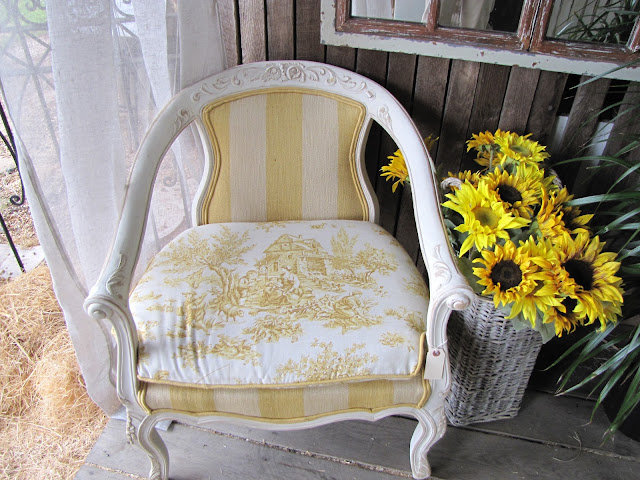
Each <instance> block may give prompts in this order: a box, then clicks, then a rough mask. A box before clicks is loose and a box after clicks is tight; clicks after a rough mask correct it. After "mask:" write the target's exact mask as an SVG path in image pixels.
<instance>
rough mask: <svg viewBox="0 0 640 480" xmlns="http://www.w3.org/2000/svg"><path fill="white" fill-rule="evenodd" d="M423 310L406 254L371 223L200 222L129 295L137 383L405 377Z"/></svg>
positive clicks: (414, 360)
mask: <svg viewBox="0 0 640 480" xmlns="http://www.w3.org/2000/svg"><path fill="white" fill-rule="evenodd" d="M427 304H428V293H427V287H426V285H425V283H424V281H423V279H422V277H421V275H420V274H419V272H418V271H417V269H416V267H415V265H414V264H413V262H412V261H411V259H410V257H409V256H408V255H407V253H406V252H405V251H404V249H403V248H402V247H401V246H400V244H399V243H398V242H397V241H396V240H395V239H394V238H393V237H392V236H391V235H389V234H388V233H387V232H386V231H385V230H384V229H382V228H381V227H379V226H377V225H375V224H373V223H370V222H361V221H349V220H334V221H313V222H269V223H226V224H209V225H202V226H199V227H196V228H192V229H189V230H187V231H186V232H184V233H182V234H181V235H180V236H178V237H177V238H176V239H175V240H173V241H172V242H171V243H169V245H167V246H166V247H165V248H164V249H163V250H162V251H161V252H160V253H158V255H157V256H156V257H155V258H154V260H153V262H152V263H151V265H150V266H149V268H148V269H147V271H146V272H145V273H144V275H143V276H142V278H141V279H140V281H139V283H138V285H137V286H136V288H135V289H134V291H133V292H132V294H131V297H130V308H131V312H132V314H133V317H134V321H135V323H136V325H137V329H138V335H139V348H138V376H139V378H140V379H141V380H145V381H152V382H157V383H167V384H172V383H186V384H190V385H195V386H203V387H206V386H212V385H282V384H296V383H307V382H311V383H319V382H326V381H333V380H336V381H339V380H344V379H358V378H363V379H364V378H398V377H405V376H410V375H413V374H416V373H417V372H418V370H419V367H420V365H421V362H422V358H423V355H424V352H423V343H424V322H425V319H426V312H427ZM166 352H170V353H169V354H167V353H166Z"/></svg>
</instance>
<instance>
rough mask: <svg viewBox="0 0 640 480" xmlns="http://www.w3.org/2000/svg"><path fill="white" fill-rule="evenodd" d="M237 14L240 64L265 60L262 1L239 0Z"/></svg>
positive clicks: (265, 40)
mask: <svg viewBox="0 0 640 480" xmlns="http://www.w3.org/2000/svg"><path fill="white" fill-rule="evenodd" d="M239 12H240V46H241V48H242V63H250V62H260V61H263V60H266V59H267V32H266V27H265V11H264V0H241V1H240V3H239Z"/></svg>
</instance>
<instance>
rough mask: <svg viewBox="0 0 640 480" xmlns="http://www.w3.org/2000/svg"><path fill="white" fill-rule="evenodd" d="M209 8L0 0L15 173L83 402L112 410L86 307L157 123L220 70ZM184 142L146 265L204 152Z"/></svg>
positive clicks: (111, 0) (162, 193) (113, 0)
mask: <svg viewBox="0 0 640 480" xmlns="http://www.w3.org/2000/svg"><path fill="white" fill-rule="evenodd" d="M223 52H224V48H223V43H222V35H221V33H220V23H219V17H218V6H217V1H216V0H198V1H193V2H192V1H176V0H166V1H162V0H47V1H46V6H45V4H44V2H43V1H41V0H26V1H25V0H21V1H19V0H0V85H1V86H2V94H3V98H4V103H5V106H6V107H7V110H8V112H9V114H10V116H11V119H12V120H13V123H14V126H15V132H14V133H15V134H16V139H17V141H18V150H19V162H20V170H21V173H22V176H23V179H24V182H25V188H26V194H27V199H28V200H29V203H30V205H31V211H32V215H33V218H34V223H35V226H36V230H37V232H38V237H39V238H40V242H41V244H42V246H43V248H44V251H45V256H46V260H47V263H48V264H49V267H50V269H51V273H52V276H53V281H54V288H55V291H56V295H57V297H58V300H59V302H60V304H61V306H62V308H63V310H64V314H65V319H66V321H67V326H68V328H69V332H70V334H71V338H72V340H73V343H74V346H75V349H76V354H77V357H78V361H79V363H80V367H81V369H82V372H83V375H84V378H85V381H86V383H87V387H88V390H89V394H90V395H91V396H92V398H93V399H94V400H95V401H96V403H98V404H99V405H100V406H101V407H102V408H103V409H104V410H105V411H106V412H107V413H110V414H111V413H115V412H116V411H117V410H118V409H119V406H120V404H119V402H118V401H117V398H116V395H115V388H114V386H113V380H114V379H113V372H111V371H110V367H109V365H110V360H109V359H110V356H111V355H112V354H113V350H112V339H111V335H110V332H108V331H104V330H103V329H102V327H101V326H100V325H98V324H97V323H95V322H94V321H93V320H91V319H90V318H89V317H88V316H87V315H85V313H84V311H83V309H82V302H83V301H84V298H85V296H86V294H87V291H88V289H89V288H90V286H91V285H92V284H93V282H94V281H95V280H96V279H97V275H98V273H99V271H100V269H101V267H102V262H103V260H104V259H105V257H106V255H107V253H108V248H109V245H110V243H111V240H112V238H113V235H114V232H115V227H116V223H117V220H118V217H119V212H120V208H121V205H122V201H123V198H124V194H125V185H126V179H127V176H128V172H129V169H130V166H131V163H132V161H133V158H134V156H135V152H136V150H137V148H138V145H139V144H140V141H141V139H142V137H143V135H144V132H145V130H146V128H147V126H148V125H149V123H150V121H151V120H152V118H153V116H154V114H155V113H156V112H157V111H158V110H159V108H161V107H162V105H163V104H164V103H166V102H167V101H168V100H169V99H170V98H171V96H172V94H173V93H174V92H176V91H177V90H179V89H181V88H183V87H185V86H187V85H190V84H192V83H193V82H195V81H197V80H198V79H201V78H204V77H205V76H207V75H210V74H212V73H216V72H218V71H220V70H222V69H223V68H225V66H226V65H225V60H224V53H223ZM190 135H191V134H190V132H188V131H187V132H185V134H183V135H182V136H181V138H180V141H179V142H178V144H177V145H175V146H174V148H173V149H172V150H171V151H170V152H169V153H168V154H167V157H166V158H165V161H164V162H163V166H162V167H161V170H160V173H159V175H158V181H157V184H156V188H155V190H154V199H153V203H152V218H151V220H150V222H149V224H148V227H147V232H146V235H145V244H144V248H143V251H142V254H141V261H142V262H144V261H145V260H146V259H148V258H149V257H150V256H151V255H153V254H154V253H155V252H156V251H157V250H158V249H159V248H161V247H162V246H163V245H164V244H165V243H166V242H167V241H169V240H170V239H171V238H172V237H173V236H175V235H176V234H177V233H178V232H179V231H180V230H182V229H183V228H185V227H186V226H188V225H189V221H190V216H189V212H188V210H189V207H190V203H191V195H192V194H193V191H194V186H195V184H196V183H197V179H196V177H197V175H198V174H199V172H200V170H201V166H202V153H201V152H200V151H199V150H198V149H197V147H196V144H195V143H194V142H193V138H192V137H191V136H190Z"/></svg>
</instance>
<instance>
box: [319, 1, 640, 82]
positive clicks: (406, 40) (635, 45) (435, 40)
mask: <svg viewBox="0 0 640 480" xmlns="http://www.w3.org/2000/svg"><path fill="white" fill-rule="evenodd" d="M354 1H356V0H321V39H322V43H324V44H326V45H335V46H347V47H353V48H365V49H371V50H383V51H387V52H402V53H411V54H418V55H427V56H432V57H443V58H451V59H460V60H468V61H475V62H484V63H495V64H500V65H515V66H520V67H525V68H536V69H541V70H550V71H555V72H566V73H574V74H580V75H601V74H604V73H607V72H610V73H608V74H607V75H606V76H607V77H609V78H617V79H621V80H631V81H640V52H639V50H640V21H639V20H636V24H635V27H634V29H633V31H632V32H631V35H630V39H629V42H628V43H627V45H613V44H603V43H587V42H572V41H565V40H556V39H549V38H546V35H545V32H546V31H547V28H548V26H549V21H550V18H551V14H552V10H553V5H554V0H524V2H523V6H522V14H521V16H520V22H519V25H518V28H517V31H516V32H513V33H509V32H498V31H492V30H474V29H467V28H448V27H442V26H439V25H438V14H439V0H424V1H425V8H424V14H423V17H422V19H421V21H420V22H406V21H401V20H397V19H388V20H387V19H379V18H363V17H355V16H352V15H351V14H350V12H351V11H352V10H351V8H352V4H353V2H354ZM359 1H361V2H362V1H363V0H359ZM364 1H366V0H364ZM555 1H560V0H555ZM634 61H635V64H634V65H632V66H629V67H625V68H620V69H618V70H616V71H614V72H611V70H614V69H616V68H618V67H620V66H621V65H626V64H628V63H630V62H634Z"/></svg>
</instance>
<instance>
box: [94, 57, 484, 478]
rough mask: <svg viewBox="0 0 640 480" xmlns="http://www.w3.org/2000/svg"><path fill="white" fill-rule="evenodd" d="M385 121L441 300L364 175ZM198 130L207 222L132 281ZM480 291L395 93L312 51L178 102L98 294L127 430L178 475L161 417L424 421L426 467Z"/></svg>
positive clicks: (132, 198) (417, 452)
mask: <svg viewBox="0 0 640 480" xmlns="http://www.w3.org/2000/svg"><path fill="white" fill-rule="evenodd" d="M373 121H376V122H378V123H380V124H381V125H382V127H383V128H384V129H385V130H386V131H387V132H388V133H389V135H391V137H392V138H393V139H394V140H395V141H396V143H397V144H398V146H399V148H400V149H401V150H402V152H403V154H404V156H405V158H406V160H407V164H408V169H409V174H410V178H411V186H412V194H413V206H414V211H415V218H416V224H417V228H418V233H419V237H420V245H421V249H422V254H423V257H424V260H425V264H426V266H427V269H428V272H429V289H430V298H429V294H428V293H427V292H428V290H427V287H426V285H425V283H424V281H423V280H422V277H421V276H420V274H419V273H418V271H417V270H416V268H415V266H414V265H413V263H412V261H411V260H410V258H409V256H408V255H407V254H406V252H405V251H404V250H403V249H402V247H401V246H400V245H399V244H398V242H397V241H396V240H395V239H394V238H393V237H392V236H390V235H389V234H387V233H386V232H385V231H384V230H383V229H382V228H380V227H379V226H377V225H376V223H375V222H376V219H377V200H376V198H375V196H374V194H373V192H372V189H371V186H370V183H369V180H368V179H367V177H366V173H365V171H364V166H363V164H364V145H365V141H366V138H367V135H368V132H369V128H370V126H371V123H372V122H373ZM192 123H195V125H196V126H197V127H198V131H199V132H200V137H201V141H202V144H203V146H204V149H205V151H206V158H207V161H206V167H205V173H204V175H203V178H202V181H201V184H200V187H199V190H198V193H197V195H196V198H195V201H194V206H193V212H194V214H193V216H194V218H193V224H194V225H196V226H195V227H194V228H190V229H188V230H186V231H185V232H183V233H182V234H180V235H179V236H178V237H177V238H176V239H174V240H173V241H172V242H170V243H169V244H168V245H167V246H166V247H165V248H164V249H163V250H162V251H160V252H159V253H158V254H157V255H156V256H155V258H154V259H153V261H152V262H151V263H150V265H149V266H148V267H147V268H146V271H145V273H144V275H143V276H142V278H141V280H140V281H139V282H138V283H137V285H136V286H135V287H134V288H131V287H132V286H131V277H132V272H133V270H134V267H135V265H136V263H137V259H138V252H139V246H140V243H141V241H142V237H143V233H144V229H145V223H146V217H147V213H148V209H149V202H150V196H151V191H152V185H153V181H154V178H155V174H156V171H157V169H158V166H159V163H160V161H161V159H162V157H163V155H164V153H165V152H166V151H167V149H168V148H169V147H170V145H171V144H172V142H174V141H175V139H176V137H177V136H178V134H179V133H180V132H181V131H182V130H183V129H184V128H186V127H187V126H188V125H190V124H192ZM471 297H472V293H471V291H470V289H469V288H468V287H467V285H466V283H465V281H464V279H463V277H461V275H460V274H459V273H458V270H457V268H456V263H455V260H454V258H453V257H452V254H451V250H450V248H449V245H448V242H447V236H446V234H445V231H444V227H443V223H442V218H441V215H440V208H439V199H438V193H437V187H436V179H435V178H434V174H433V165H432V163H431V160H430V158H429V156H428V154H427V152H426V150H425V147H424V146H423V143H422V141H421V138H420V135H419V133H418V132H417V130H416V128H415V126H414V124H413V123H412V121H411V119H410V117H409V116H408V115H407V113H406V112H405V110H404V109H403V108H402V106H401V105H400V104H399V103H398V102H397V101H396V100H395V99H394V98H393V97H392V96H391V95H390V94H389V93H388V92H387V91H386V90H385V89H384V88H382V87H380V86H379V85H377V84H375V83H374V82H372V81H371V80H369V79H367V78H364V77H362V76H359V75H357V74H355V73H352V72H349V71H346V70H342V69H339V68H336V67H332V66H328V65H323V64H319V63H312V62H283V63H256V64H248V65H243V66H239V67H236V68H233V69H230V70H228V71H225V72H223V73H220V74H218V75H215V76H212V77H210V78H208V79H206V80H204V81H202V82H200V83H198V84H196V85H194V86H192V87H190V88H187V89H185V90H184V91H182V92H180V93H179V94H178V95H176V96H175V97H174V98H173V99H172V100H171V102H170V103H169V104H168V105H167V106H166V107H165V108H164V109H163V110H162V112H161V113H160V114H159V115H158V117H157V118H156V120H155V121H154V122H153V124H152V126H151V128H150V129H149V131H148V132H147V135H146V137H145V139H144V141H143V143H142V145H141V147H140V150H139V152H138V156H137V159H136V161H135V164H134V166H133V170H132V174H131V178H130V184H129V187H128V192H127V197H126V201H125V205H124V210H123V212H122V216H121V220H120V224H119V227H118V231H117V234H116V237H115V240H114V243H113V248H112V251H111V253H110V256H109V258H108V259H107V261H106V263H105V267H104V270H103V272H102V273H101V276H100V279H99V281H98V282H97V284H96V285H95V286H94V287H93V289H92V290H91V293H90V295H89V297H88V298H87V300H86V302H85V308H86V310H87V312H88V313H89V314H90V315H91V316H92V317H93V318H94V319H97V320H99V321H108V322H110V323H111V325H112V326H113V327H114V330H115V333H116V336H117V343H118V354H117V389H118V395H119V397H120V399H121V400H122V403H123V404H124V405H125V407H126V408H127V412H128V418H129V422H128V425H127V433H128V435H129V438H130V440H131V441H133V442H136V443H137V444H138V445H139V446H140V447H141V448H142V449H143V450H144V451H145V452H146V453H147V455H148V456H149V458H150V459H151V474H150V477H151V478H152V479H167V478H168V474H169V459H168V452H167V449H166V447H165V445H164V443H163V441H162V439H161V438H160V436H159V435H158V433H157V432H156V429H155V427H156V425H157V423H158V422H159V421H162V420H176V421H179V422H183V423H187V424H198V425H201V424H208V423H212V422H218V421H227V422H235V423H240V424H244V425H249V426H252V427H259V428H265V429H269V430H278V429H281V430H286V429H300V428H307V427H314V426H318V425H322V424H326V423H330V422H334V421H338V420H348V419H360V420H377V419H380V418H382V417H386V416H388V415H396V414H402V415H410V416H413V417H415V418H416V419H417V420H418V425H417V427H416V430H415V433H414V435H413V438H412V439H411V452H410V459H411V468H412V470H413V475H414V476H415V477H416V478H426V477H428V476H429V475H430V468H429V464H428V462H427V451H428V450H429V448H430V447H431V445H432V444H433V443H434V442H436V441H437V440H438V439H439V438H440V437H441V436H442V435H443V434H444V431H445V427H446V422H445V415H444V406H443V405H444V400H445V396H446V394H447V392H448V390H449V365H448V350H447V345H446V323H447V320H448V317H449V314H450V312H451V310H452V309H463V308H465V307H466V306H467V305H468V304H469V302H470V301H471Z"/></svg>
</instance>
